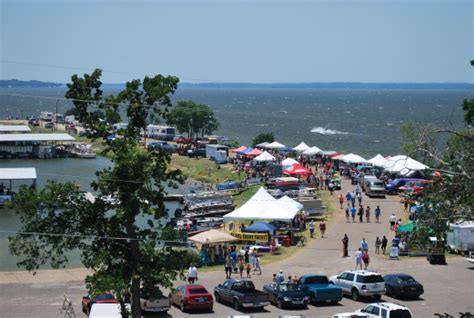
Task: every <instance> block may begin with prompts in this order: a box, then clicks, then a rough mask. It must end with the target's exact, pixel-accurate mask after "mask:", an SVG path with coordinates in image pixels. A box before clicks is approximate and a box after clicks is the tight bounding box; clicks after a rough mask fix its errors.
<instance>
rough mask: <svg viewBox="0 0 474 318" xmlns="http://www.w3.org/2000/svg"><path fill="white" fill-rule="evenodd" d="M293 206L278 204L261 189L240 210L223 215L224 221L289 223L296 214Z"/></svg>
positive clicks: (296, 211) (277, 201)
mask: <svg viewBox="0 0 474 318" xmlns="http://www.w3.org/2000/svg"><path fill="white" fill-rule="evenodd" d="M299 210H300V209H298V208H297V207H296V206H295V205H291V204H290V203H284V204H282V202H280V201H279V200H277V199H275V198H274V197H272V196H271V195H270V194H269V193H268V192H267V190H265V189H264V188H263V187H261V188H260V189H259V190H258V191H257V193H255V194H254V196H253V197H251V198H250V199H249V200H248V201H247V202H246V203H244V204H243V205H242V206H241V207H240V208H238V209H236V210H234V211H233V212H230V213H228V214H226V215H224V221H225V222H228V221H234V220H274V221H283V222H290V221H291V220H292V219H293V218H294V217H295V215H296V213H298V211H299Z"/></svg>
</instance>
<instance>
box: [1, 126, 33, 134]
mask: <svg viewBox="0 0 474 318" xmlns="http://www.w3.org/2000/svg"><path fill="white" fill-rule="evenodd" d="M30 131H31V129H30V127H28V126H26V125H0V134H5V133H19V132H22V133H27V132H30Z"/></svg>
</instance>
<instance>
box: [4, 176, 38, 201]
mask: <svg viewBox="0 0 474 318" xmlns="http://www.w3.org/2000/svg"><path fill="white" fill-rule="evenodd" d="M25 180H31V181H32V184H31V187H33V188H36V169H35V168H0V205H3V204H4V202H5V201H10V200H11V199H12V195H13V193H14V184H13V181H21V182H22V184H24V181H25Z"/></svg>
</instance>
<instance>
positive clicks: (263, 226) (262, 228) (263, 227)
mask: <svg viewBox="0 0 474 318" xmlns="http://www.w3.org/2000/svg"><path fill="white" fill-rule="evenodd" d="M276 229H277V228H276V226H275V225H273V224H270V223H266V222H257V223H254V224H252V225H249V226H247V227H246V228H245V229H244V230H243V231H244V232H251V233H254V232H274V231H275V230H276Z"/></svg>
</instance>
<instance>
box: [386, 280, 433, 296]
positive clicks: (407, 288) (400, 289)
mask: <svg viewBox="0 0 474 318" xmlns="http://www.w3.org/2000/svg"><path fill="white" fill-rule="evenodd" d="M383 279H384V280H385V289H386V292H385V293H386V294H387V295H390V296H392V297H395V298H398V297H400V298H402V297H415V298H417V297H420V295H422V294H423V293H424V290H423V285H421V284H420V283H419V282H417V281H416V280H415V279H414V278H413V277H412V276H410V275H407V274H389V275H385V276H384V277H383Z"/></svg>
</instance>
